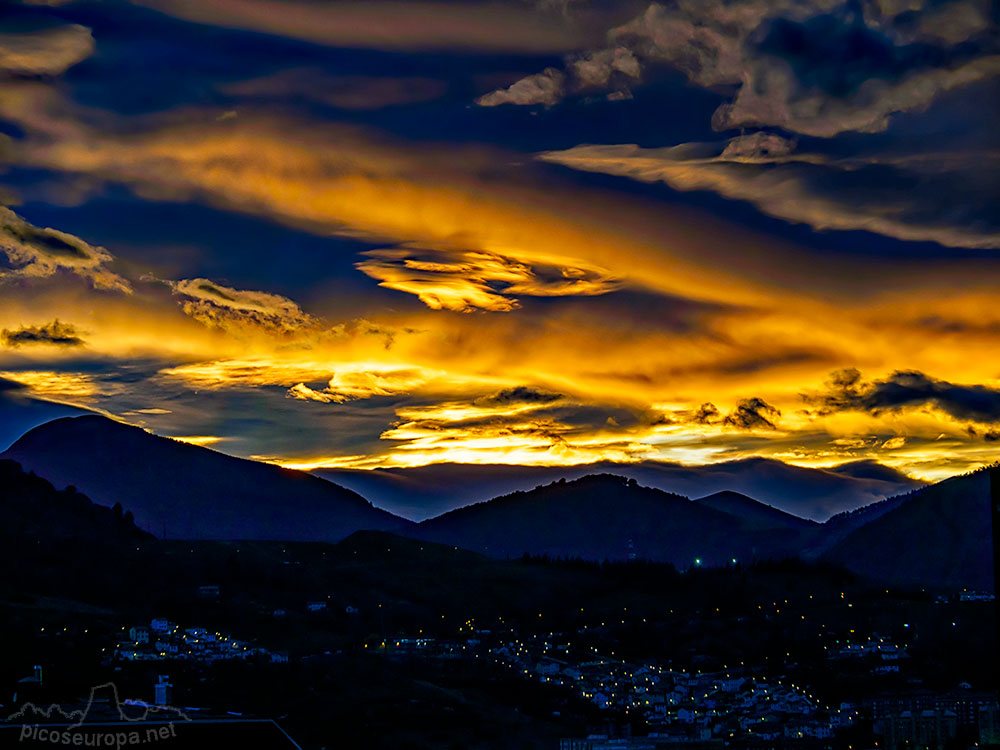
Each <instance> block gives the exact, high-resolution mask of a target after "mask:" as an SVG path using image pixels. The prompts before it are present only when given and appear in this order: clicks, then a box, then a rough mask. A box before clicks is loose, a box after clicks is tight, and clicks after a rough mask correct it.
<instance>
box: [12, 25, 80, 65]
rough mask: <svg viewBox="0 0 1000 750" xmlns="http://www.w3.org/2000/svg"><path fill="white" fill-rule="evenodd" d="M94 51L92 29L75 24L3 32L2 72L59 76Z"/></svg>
mask: <svg viewBox="0 0 1000 750" xmlns="http://www.w3.org/2000/svg"><path fill="white" fill-rule="evenodd" d="M93 52H94V37H93V36H92V35H91V33H90V29H88V28H87V27H86V26H79V25H76V24H73V25H68V26H53V27H49V28H45V29H41V30H38V31H31V32H25V33H20V34H17V33H5V34H0V74H3V73H6V74H7V75H15V76H56V75H59V74H61V73H64V72H65V71H66V70H67V69H69V68H71V67H72V66H74V65H76V64H77V63H78V62H80V61H82V60H85V59H87V58H88V57H90V55H91V54H93Z"/></svg>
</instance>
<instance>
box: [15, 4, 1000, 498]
mask: <svg viewBox="0 0 1000 750" xmlns="http://www.w3.org/2000/svg"><path fill="white" fill-rule="evenodd" d="M998 16H1000V11H998V9H997V7H996V6H995V5H994V4H993V3H991V2H987V1H986V0H952V1H950V2H949V1H942V0H869V1H867V2H839V1H836V0H677V1H676V2H653V3H649V2H643V1H635V2H633V0H622V1H620V2H604V1H602V0H496V1H491V2H486V1H479V0H475V1H468V2H467V1H465V0H435V1H425V0H326V1H321V0H281V1H280V2H279V0H132V1H131V2H129V1H127V0H103V1H101V2H91V1H89V0H21V1H20V2H11V3H6V4H5V5H4V7H3V9H2V10H0V401H2V404H0V418H3V419H4V420H6V421H7V425H6V432H5V433H4V434H5V435H6V436H7V437H8V438H9V439H14V437H16V434H13V433H17V432H19V431H23V429H26V428H27V427H28V426H31V424H33V423H37V422H39V421H43V420H44V419H49V418H52V417H54V416H61V415H63V414H66V413H75V411H74V409H76V408H78V409H86V410H90V411H96V412H98V413H102V414H106V415H108V416H112V417H114V418H116V419H120V420H123V421H126V422H129V423H131V424H135V425H140V426H142V427H145V428H146V429H148V430H150V431H152V432H154V433H156V434H159V435H164V436H169V437H174V438H178V439H182V440H186V441H189V442H192V443H195V444H198V445H204V446H209V447H212V448H213V449H216V450H220V451H223V452H225V453H230V454H232V455H238V456H243V457H252V458H257V459H261V460H267V461H272V462H276V463H280V464H282V465H285V466H291V467H296V468H304V469H313V468H317V467H323V466H327V467H349V468H374V467H407V466H420V465H424V464H432V463H440V462H459V463H491V464H496V463H499V464H522V465H577V464H586V463H590V462H595V461H606V460H611V461H619V462H637V461H645V460H664V461H673V462H681V463H687V464H706V463H716V462H721V461H727V460H732V459H738V458H745V457H750V456H761V457H768V458H773V459H777V460H781V461H784V462H787V463H791V464H796V465H801V466H835V465H838V464H842V463H845V462H850V461H856V460H861V459H864V460H875V461H879V462H881V463H883V464H885V465H887V466H891V467H894V468H896V469H899V470H901V471H903V472H905V473H907V474H909V475H910V476H913V477H917V478H923V479H936V478H941V477H944V476H948V475H951V474H955V473H959V472H963V471H967V470H970V469H973V468H976V467H979V466H982V465H984V464H988V463H991V462H993V461H994V460H995V457H996V455H997V450H998V449H1000V357H998V356H997V355H996V352H997V351H998V345H1000V304H998V294H997V290H998V289H1000V210H998V208H997V207H998V206H1000V177H998V175H1000V169H998V167H1000V131H998V130H997V128H996V119H997V115H998V113H1000V35H998V20H1000V18H998Z"/></svg>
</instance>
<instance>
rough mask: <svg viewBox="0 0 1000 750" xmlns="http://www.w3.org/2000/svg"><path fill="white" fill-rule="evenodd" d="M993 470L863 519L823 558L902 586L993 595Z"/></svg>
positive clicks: (962, 478) (894, 501)
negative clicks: (991, 502) (987, 592)
mask: <svg viewBox="0 0 1000 750" xmlns="http://www.w3.org/2000/svg"><path fill="white" fill-rule="evenodd" d="M991 472H992V473H993V474H994V475H996V474H997V473H1000V469H998V468H995V467H994V468H992V469H981V470H979V471H976V472H973V473H971V474H965V475H962V476H958V477H952V478H951V479H946V480H944V481H942V482H939V483H937V484H934V485H931V486H929V487H925V488H923V489H920V490H916V491H914V492H912V493H909V494H908V495H904V496H901V497H898V498H892V499H890V500H888V501H886V503H884V504H880V506H881V507H876V508H873V509H872V510H871V511H869V512H868V513H867V514H864V513H862V514H861V515H862V517H863V518H864V517H865V516H867V518H866V519H865V520H866V522H865V523H863V524H861V525H860V526H858V527H857V528H854V529H851V530H850V531H849V532H848V533H846V534H844V535H842V536H841V537H840V538H839V539H838V540H837V541H836V543H835V544H833V545H832V546H831V547H830V549H828V550H827V551H826V552H825V553H824V555H823V558H824V559H825V560H828V561H830V562H835V563H837V564H840V565H843V566H844V567H846V568H848V569H849V570H852V571H854V572H856V573H860V574H862V575H865V576H868V577H871V578H876V579H879V580H882V581H887V582H892V583H895V584H898V585H904V586H927V587H947V588H956V587H967V588H970V589H978V590H985V591H992V590H993V585H994V582H993V538H992V531H991V529H992V520H991V517H990V499H989V496H990V474H991ZM994 481H1000V477H996V478H995V479H994ZM879 511H881V512H879ZM837 520H838V519H831V524H833V523H836V522H837Z"/></svg>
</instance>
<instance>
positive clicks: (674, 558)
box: [409, 474, 797, 568]
mask: <svg viewBox="0 0 1000 750" xmlns="http://www.w3.org/2000/svg"><path fill="white" fill-rule="evenodd" d="M409 533H411V534H415V535H417V536H418V537H419V538H421V539H427V540H431V541H436V542H440V543H444V544H453V545H455V546H458V547H464V548H465V549H470V550H475V551H477V552H482V553H484V554H488V555H490V556H493V557H516V556H520V555H523V554H532V555H547V556H550V557H580V558H584V559H589V560H604V559H608V560H624V559H628V558H629V557H631V556H635V557H637V558H641V559H646V560H654V561H662V562H670V563H673V564H675V565H677V566H679V567H683V568H687V567H689V566H691V565H699V564H700V565H704V566H710V565H726V564H729V563H730V562H731V561H732V560H733V559H734V558H736V559H744V560H745V559H749V558H751V557H755V556H756V557H770V556H776V557H784V556H787V555H788V554H792V553H790V550H791V549H794V547H795V543H796V542H795V540H796V539H797V534H795V533H794V532H791V533H788V531H787V530H779V531H766V532H760V531H758V532H754V531H752V530H750V529H748V528H747V525H746V523H745V522H744V521H743V520H742V519H739V518H737V517H734V516H733V515H731V514H729V513H725V512H722V511H719V510H716V509H714V508H711V507H708V506H706V505H702V504H699V503H695V502H692V501H690V500H688V499H687V498H685V497H681V496H680V495H673V494H670V493H666V492H663V491H661V490H657V489H651V488H648V487H642V486H640V485H639V484H638V483H637V482H636V481H635V480H634V479H626V478H624V477H619V476H614V475H610V474H599V475H593V476H587V477H583V478H581V479H577V480H575V481H572V482H567V481H562V480H561V481H558V482H554V483H552V484H549V485H545V486H543V487H538V488H535V489H533V490H530V491H528V492H515V493H513V494H510V495H506V496H504V497H499V498H496V499H494V500H490V501H488V502H483V503H478V504H476V505H472V506H469V507H466V508H461V509H458V510H454V511H451V512H450V513H445V514H444V515H442V516H438V517H437V518H433V519H430V520H428V521H424V522H423V523H421V524H419V525H418V526H417V527H416V528H415V529H413V530H412V531H411V532H409Z"/></svg>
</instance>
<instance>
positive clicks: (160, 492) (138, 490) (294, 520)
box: [0, 416, 409, 541]
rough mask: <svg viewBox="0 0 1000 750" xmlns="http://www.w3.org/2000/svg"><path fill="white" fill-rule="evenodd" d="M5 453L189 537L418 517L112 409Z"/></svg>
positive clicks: (389, 523) (391, 523)
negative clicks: (113, 416)
mask: <svg viewBox="0 0 1000 750" xmlns="http://www.w3.org/2000/svg"><path fill="white" fill-rule="evenodd" d="M0 457H2V458H7V459H12V460H15V461H17V462H19V463H20V464H21V465H22V466H23V467H24V468H25V469H26V470H33V471H35V472H37V473H38V474H40V475H42V476H45V477H47V478H48V479H49V480H50V481H52V482H54V483H56V484H57V485H63V486H65V485H74V486H76V487H77V488H79V490H80V491H82V492H84V493H85V494H87V495H88V496H90V497H91V498H92V499H93V500H94V501H95V502H97V503H100V504H103V505H113V504H114V503H116V502H120V503H121V504H122V505H123V506H125V507H127V508H129V509H130V510H131V511H132V512H133V513H134V515H135V521H136V524H137V525H138V526H140V527H141V528H144V529H147V530H149V531H152V532H153V533H155V534H157V535H160V534H164V533H165V535H166V536H169V537H173V538H184V539H209V538H212V539H280V540H285V541H294V540H298V541H336V540H339V539H342V538H344V537H346V536H348V535H349V534H351V533H353V532H354V531H357V530H359V529H378V530H391V529H405V528H406V527H407V526H408V525H409V521H406V520H405V519H402V518H399V517H397V516H394V515H392V514H391V513H387V512H385V511H382V510H379V509H377V508H375V507H373V506H372V505H371V503H369V502H368V501H367V500H365V499H364V498H363V497H361V496H360V495H358V494H356V493H354V492H352V491H351V490H348V489H345V488H343V487H339V486H337V485H335V484H333V483H331V482H327V481H325V480H323V479H320V478H318V477H314V476H310V475H309V474H305V473H303V472H299V471H293V470H290V469H282V468H280V467H277V466H272V465H270V464H264V463H259V462H256V461H247V460H244V459H240V458H233V457H231V456H226V455H224V454H222V453H217V452H215V451H212V450H209V449H208V448H201V447H198V446H194V445H188V444H186V443H181V442H178V441H176V440H170V439H169V438H162V437H157V436H155V435H151V434H149V433H147V432H145V431H144V430H142V429H140V428H138V427H131V426H129V425H125V424H121V423H118V422H115V421H112V420H110V419H106V418H105V417H100V416H82V417H66V418H62V419H57V420H54V421H52V422H48V423H46V424H43V425H40V426H38V427H36V428H35V429H33V430H31V431H29V432H28V433H26V434H25V435H23V436H22V437H21V438H20V439H19V440H18V441H17V442H15V443H14V445H12V446H11V447H10V448H9V449H8V450H7V451H6V452H5V453H3V454H2V456H0Z"/></svg>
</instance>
